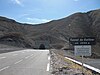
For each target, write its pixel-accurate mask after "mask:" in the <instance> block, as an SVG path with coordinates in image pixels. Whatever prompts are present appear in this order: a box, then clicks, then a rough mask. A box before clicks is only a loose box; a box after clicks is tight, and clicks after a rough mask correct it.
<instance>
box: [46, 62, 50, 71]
mask: <svg viewBox="0 0 100 75" xmlns="http://www.w3.org/2000/svg"><path fill="white" fill-rule="evenodd" d="M49 68H50V63H48V64H47V69H46V71H49Z"/></svg>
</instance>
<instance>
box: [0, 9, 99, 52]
mask: <svg viewBox="0 0 100 75" xmlns="http://www.w3.org/2000/svg"><path fill="white" fill-rule="evenodd" d="M99 17H100V9H97V10H92V11H89V12H86V13H81V12H79V13H75V14H72V15H70V16H68V17H65V18H62V19H59V20H53V21H50V22H47V23H42V24H36V25H32V24H25V23H24V24H23V23H19V22H16V21H15V20H12V19H7V18H4V17H0V37H3V36H6V35H7V34H6V33H8V34H9V35H11V34H13V35H14V34H20V37H21V38H24V40H23V41H24V43H23V42H22V41H19V42H20V43H19V44H22V45H23V46H22V47H26V45H25V41H26V40H27V41H28V43H27V44H29V47H30V48H34V46H35V45H34V42H35V41H36V40H40V41H41V40H45V41H50V45H52V46H53V47H54V46H55V45H56V46H57V45H58V46H59V44H61V45H60V46H61V48H63V47H65V44H66V47H68V39H69V37H90V36H93V37H96V39H97V44H96V45H95V46H93V49H95V50H94V52H99V53H100V50H99V46H100V18H99ZM5 19H6V20H5ZM27 41H26V42H27ZM5 43H6V42H5ZM56 48H57V47H56ZM61 48H60V49H61ZM97 48H98V49H97Z"/></svg>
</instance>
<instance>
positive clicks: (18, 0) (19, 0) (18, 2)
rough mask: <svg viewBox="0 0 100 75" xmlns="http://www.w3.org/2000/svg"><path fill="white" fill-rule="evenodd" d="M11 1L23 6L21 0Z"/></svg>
mask: <svg viewBox="0 0 100 75" xmlns="http://www.w3.org/2000/svg"><path fill="white" fill-rule="evenodd" d="M11 1H12V2H14V3H16V4H18V5H20V6H23V4H22V2H21V0H11Z"/></svg>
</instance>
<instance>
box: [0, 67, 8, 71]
mask: <svg viewBox="0 0 100 75" xmlns="http://www.w3.org/2000/svg"><path fill="white" fill-rule="evenodd" d="M9 67H10V66H7V67H4V68H2V69H0V71H3V70H5V69H7V68H9Z"/></svg>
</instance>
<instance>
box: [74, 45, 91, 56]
mask: <svg viewBox="0 0 100 75" xmlns="http://www.w3.org/2000/svg"><path fill="white" fill-rule="evenodd" d="M74 49H75V51H74V53H75V55H76V56H91V45H76V46H74Z"/></svg>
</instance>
